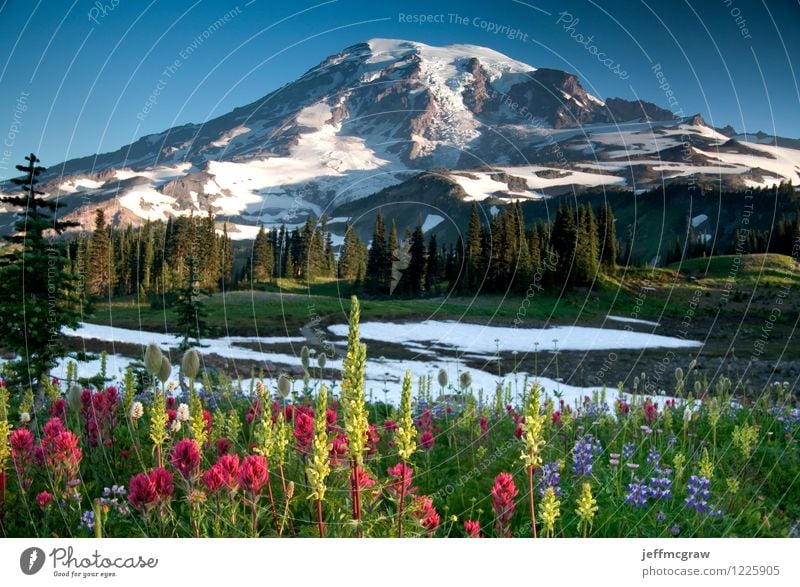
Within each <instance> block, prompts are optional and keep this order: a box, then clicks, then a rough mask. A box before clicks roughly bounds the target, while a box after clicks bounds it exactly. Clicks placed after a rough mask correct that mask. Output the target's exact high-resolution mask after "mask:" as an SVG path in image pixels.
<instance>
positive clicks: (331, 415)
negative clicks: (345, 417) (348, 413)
mask: <svg viewBox="0 0 800 587" xmlns="http://www.w3.org/2000/svg"><path fill="white" fill-rule="evenodd" d="M338 418H339V416H338V415H337V414H336V412H334V411H333V410H332V409H330V408H328V409H327V411H326V412H325V430H326V431H327V432H328V434H331V433H333V432H336V431H338V430H339V425H338V424H337V423H336V421H337V420H338Z"/></svg>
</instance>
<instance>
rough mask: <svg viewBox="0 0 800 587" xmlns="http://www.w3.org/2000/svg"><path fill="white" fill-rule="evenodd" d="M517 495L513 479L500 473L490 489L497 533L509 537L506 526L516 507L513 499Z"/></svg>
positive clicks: (517, 491)
mask: <svg viewBox="0 0 800 587" xmlns="http://www.w3.org/2000/svg"><path fill="white" fill-rule="evenodd" d="M517 495H519V490H517V487H516V485H514V478H513V477H512V476H511V475H510V474H509V473H500V474H499V475H498V476H497V477H495V478H494V487H492V509H493V510H494V513H495V516H496V517H497V532H498V533H499V534H503V535H506V536H509V535H510V531H509V528H508V524H509V522H510V521H511V517H512V516H513V515H514V509H515V507H516V505H515V503H514V498H515V497H517Z"/></svg>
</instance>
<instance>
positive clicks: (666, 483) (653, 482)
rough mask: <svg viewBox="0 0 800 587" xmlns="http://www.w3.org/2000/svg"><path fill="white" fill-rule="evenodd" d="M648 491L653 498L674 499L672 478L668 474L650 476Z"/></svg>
mask: <svg viewBox="0 0 800 587" xmlns="http://www.w3.org/2000/svg"><path fill="white" fill-rule="evenodd" d="M648 492H649V495H650V497H652V498H653V499H672V479H670V478H669V477H667V476H663V477H650V485H649V486H648Z"/></svg>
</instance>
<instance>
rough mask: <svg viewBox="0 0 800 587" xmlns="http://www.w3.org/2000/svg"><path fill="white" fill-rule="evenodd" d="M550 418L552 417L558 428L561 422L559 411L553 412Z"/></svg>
mask: <svg viewBox="0 0 800 587" xmlns="http://www.w3.org/2000/svg"><path fill="white" fill-rule="evenodd" d="M552 418H553V424H555V425H556V426H558V427H559V428H560V427H561V424H562V423H561V412H553V416H552Z"/></svg>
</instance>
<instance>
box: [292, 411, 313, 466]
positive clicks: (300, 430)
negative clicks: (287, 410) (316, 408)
mask: <svg viewBox="0 0 800 587" xmlns="http://www.w3.org/2000/svg"><path fill="white" fill-rule="evenodd" d="M294 440H295V443H294V447H295V448H296V449H297V451H298V452H300V453H303V454H308V453H310V452H311V443H312V442H313V441H314V412H313V411H311V410H309V409H308V408H303V407H298V408H297V409H296V410H295V415H294Z"/></svg>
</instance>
